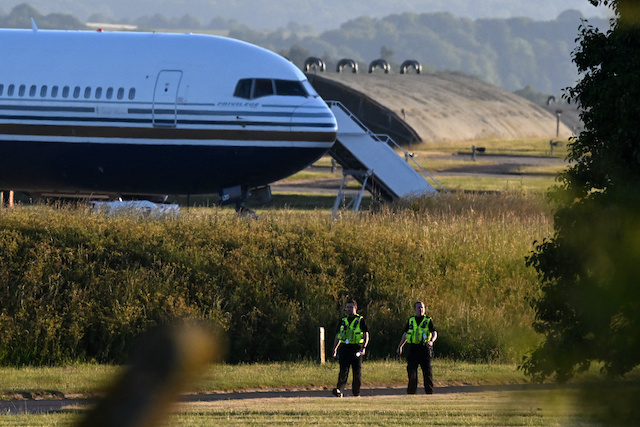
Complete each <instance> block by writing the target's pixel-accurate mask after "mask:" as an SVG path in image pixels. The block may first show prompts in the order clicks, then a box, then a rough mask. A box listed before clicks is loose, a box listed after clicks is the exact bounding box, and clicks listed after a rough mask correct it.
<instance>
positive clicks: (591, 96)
mask: <svg viewBox="0 0 640 427" xmlns="http://www.w3.org/2000/svg"><path fill="white" fill-rule="evenodd" d="M590 2H591V3H593V4H594V5H599V4H603V5H605V6H609V7H610V8H611V9H612V10H613V12H614V13H615V17H616V18H615V21H614V22H613V23H612V27H611V29H610V30H608V31H607V32H606V33H602V32H600V31H599V30H597V29H595V28H593V27H591V26H589V25H588V23H587V22H583V24H582V25H581V26H580V37H579V39H578V40H579V41H580V44H579V46H578V47H577V48H576V50H575V51H574V52H573V60H574V62H575V64H576V65H577V67H578V71H579V72H580V73H581V75H582V76H583V77H582V80H581V81H580V82H579V83H578V84H577V85H576V86H575V87H573V88H570V89H568V91H567V92H565V97H566V98H568V99H570V100H572V101H575V102H578V103H579V104H580V105H581V107H582V111H583V112H582V115H581V117H582V120H583V122H584V131H583V132H582V133H580V134H579V135H578V136H577V138H574V139H573V140H572V142H571V144H570V148H569V154H568V160H569V161H570V165H571V167H570V168H569V169H567V170H566V171H565V172H564V173H562V174H561V175H560V176H559V178H558V180H559V184H558V185H556V186H555V187H554V189H552V191H551V192H550V197H551V199H552V201H553V202H554V203H555V204H556V211H555V216H554V235H553V237H552V238H549V239H545V240H544V241H543V242H542V243H539V244H537V246H536V247H535V250H534V251H533V252H532V254H531V255H530V256H529V257H528V258H527V263H528V264H529V265H532V266H533V267H535V268H536V270H537V272H538V274H539V277H540V278H541V281H542V291H541V294H540V295H539V296H538V297H537V298H536V299H535V300H534V301H533V306H534V308H535V310H536V321H535V323H534V328H535V329H536V331H538V332H540V333H542V334H544V336H545V340H544V342H543V343H542V344H541V345H540V346H539V347H538V348H537V349H535V350H534V351H533V353H532V354H531V355H529V356H528V357H527V358H526V359H525V361H524V363H523V366H522V368H523V369H524V371H525V373H526V374H528V375H529V376H531V377H532V379H533V380H535V381H542V380H544V379H545V378H547V377H549V376H553V377H554V378H555V379H556V381H559V382H563V381H566V380H568V379H570V378H571V377H573V376H574V375H575V374H576V373H578V372H581V371H584V370H586V369H588V368H589V366H590V365H591V363H592V362H601V363H602V366H603V368H602V369H603V371H604V372H605V373H607V374H608V375H609V376H612V377H616V376H620V375H624V374H625V373H627V372H629V371H630V370H631V369H632V368H634V367H635V366H637V365H639V364H640V269H639V268H638V267H639V266H640V129H639V128H638V123H640V101H639V100H640V73H639V72H638V70H639V69H640V20H638V17H639V16H640V15H639V12H640V10H639V9H638V6H637V3H636V2H635V1H633V0H590Z"/></svg>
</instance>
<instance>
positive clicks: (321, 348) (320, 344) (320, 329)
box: [318, 326, 325, 365]
mask: <svg viewBox="0 0 640 427" xmlns="http://www.w3.org/2000/svg"><path fill="white" fill-rule="evenodd" d="M324 355H325V351H324V328H323V327H322V326H320V327H318V364H319V365H323V364H324V361H325V357H324Z"/></svg>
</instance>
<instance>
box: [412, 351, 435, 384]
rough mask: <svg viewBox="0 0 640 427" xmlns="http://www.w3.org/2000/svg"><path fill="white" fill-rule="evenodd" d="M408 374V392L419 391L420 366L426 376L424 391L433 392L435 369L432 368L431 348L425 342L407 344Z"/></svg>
mask: <svg viewBox="0 0 640 427" xmlns="http://www.w3.org/2000/svg"><path fill="white" fill-rule="evenodd" d="M407 346H408V349H407V375H408V376H409V385H408V386H407V394H416V392H417V391H418V366H420V368H422V376H423V377H424V391H425V393H427V394H432V393H433V371H432V369H431V348H429V347H428V346H427V345H423V344H407Z"/></svg>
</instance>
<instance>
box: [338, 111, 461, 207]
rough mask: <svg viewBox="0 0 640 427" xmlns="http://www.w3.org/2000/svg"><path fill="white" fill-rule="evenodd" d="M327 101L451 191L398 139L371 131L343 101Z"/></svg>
mask: <svg viewBox="0 0 640 427" xmlns="http://www.w3.org/2000/svg"><path fill="white" fill-rule="evenodd" d="M326 103H327V105H328V106H329V107H332V106H334V105H335V106H337V107H340V108H342V111H344V112H345V113H346V114H347V116H349V118H350V119H351V120H353V121H354V122H356V124H357V125H358V126H360V127H361V128H362V130H364V131H365V133H366V134H367V135H369V136H370V137H371V138H372V139H373V140H375V141H378V142H382V143H385V144H387V145H389V146H391V144H393V146H395V147H397V148H398V149H399V150H400V151H402V152H403V154H404V158H405V159H406V160H407V161H408V160H409V159H411V161H412V162H413V164H414V165H416V166H417V167H418V169H420V171H422V173H424V174H425V175H427V176H428V177H429V178H431V180H433V182H435V183H436V184H437V185H438V187H440V189H441V190H442V191H444V192H445V193H447V194H448V193H449V191H447V189H446V188H444V186H443V185H442V184H440V182H438V180H437V179H435V178H434V177H433V176H432V175H431V174H430V173H429V172H427V170H426V169H425V168H423V167H422V166H420V165H419V164H418V162H417V161H416V160H415V159H414V158H413V155H412V154H411V153H409V152H408V151H407V150H405V149H404V148H402V147H401V146H400V145H398V143H397V142H396V141H394V139H393V138H391V137H390V136H389V135H387V134H376V133H373V132H371V130H370V129H369V128H368V127H367V126H365V124H364V123H362V121H361V120H360V119H359V118H358V117H357V116H356V115H355V114H353V113H352V112H351V111H350V110H349V109H348V108H347V107H345V105H344V104H343V103H342V102H340V101H326ZM391 148H393V147H391ZM423 178H424V175H423Z"/></svg>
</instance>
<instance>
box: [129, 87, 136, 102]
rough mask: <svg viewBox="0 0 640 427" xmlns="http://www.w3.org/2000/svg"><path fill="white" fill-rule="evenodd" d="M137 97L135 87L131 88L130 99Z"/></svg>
mask: <svg viewBox="0 0 640 427" xmlns="http://www.w3.org/2000/svg"><path fill="white" fill-rule="evenodd" d="M135 97H136V90H135V88H131V89H129V99H133V98H135Z"/></svg>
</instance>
